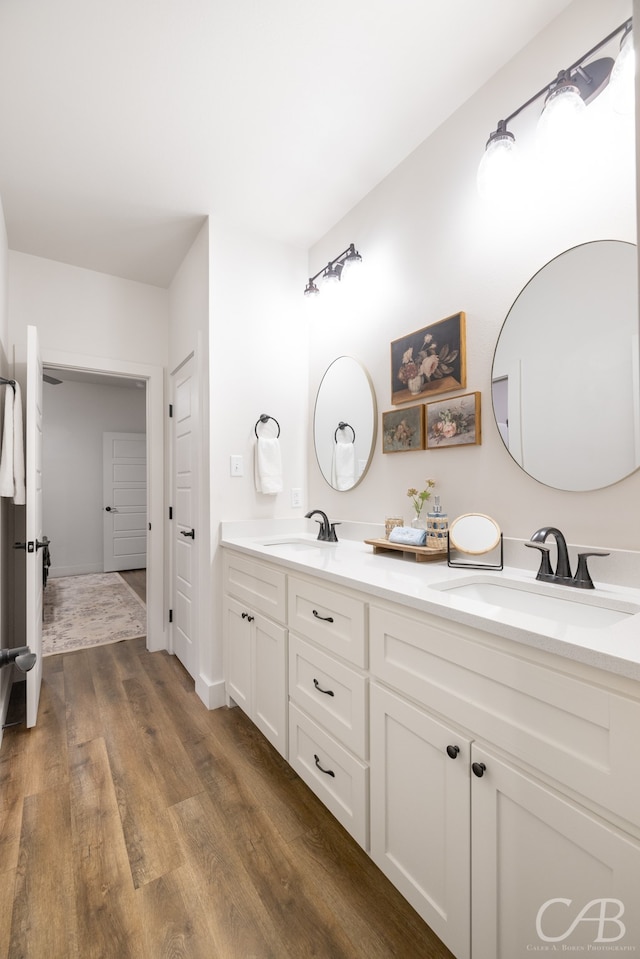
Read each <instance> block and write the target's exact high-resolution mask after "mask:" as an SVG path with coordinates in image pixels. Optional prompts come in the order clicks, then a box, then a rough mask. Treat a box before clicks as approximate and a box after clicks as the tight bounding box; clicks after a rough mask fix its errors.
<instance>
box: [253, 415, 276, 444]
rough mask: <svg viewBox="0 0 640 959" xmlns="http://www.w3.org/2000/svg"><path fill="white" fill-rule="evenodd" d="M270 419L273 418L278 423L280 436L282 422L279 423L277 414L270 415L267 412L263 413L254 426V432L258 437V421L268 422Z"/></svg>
mask: <svg viewBox="0 0 640 959" xmlns="http://www.w3.org/2000/svg"><path fill="white" fill-rule="evenodd" d="M269 420H273V422H274V423H275V424H276V426H277V427H278V436H280V424H279V423H278V421H277V419H276V418H275V416H268V415H267V414H266V413H261V414H260V417H259V419H258V420H257V422H256V425H255V426H254V428H253V430H254V433H255V434H256V439H257V438H258V423H267V422H268V421H269ZM276 439H277V437H276Z"/></svg>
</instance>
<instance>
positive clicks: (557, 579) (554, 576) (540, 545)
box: [524, 526, 609, 589]
mask: <svg viewBox="0 0 640 959" xmlns="http://www.w3.org/2000/svg"><path fill="white" fill-rule="evenodd" d="M548 536H553V537H554V539H555V541H556V547H557V551H558V558H557V560H556V571H555V573H554V572H553V570H552V568H551V560H550V558H549V547H548V546H547V545H546V542H545V541H546V539H547V537H548ZM524 545H525V546H531V547H532V548H533V549H539V550H540V554H541V558H540V568H539V570H538V573H537V576H536V579H539V580H541V581H542V582H545V583H561V584H562V585H563V586H576V587H577V588H578V589H594V588H595V587H594V585H593V581H592V579H591V576H590V575H589V570H588V569H587V557H589V556H608V555H609V554H608V553H601V552H594V551H593V550H592V551H591V552H588V553H578V566H577V569H576V575H575V576H572V575H571V566H570V564H569V551H568V549H567V541H566V539H565V538H564V534H563V533H561V532H560V530H559V529H557V528H556V527H555V526H543V527H542V528H541V529H537V530H536V531H535V533H534V534H533V536H532V537H531V539H530V541H529V542H528V543H525V544H524Z"/></svg>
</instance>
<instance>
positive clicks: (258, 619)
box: [224, 551, 288, 759]
mask: <svg viewBox="0 0 640 959" xmlns="http://www.w3.org/2000/svg"><path fill="white" fill-rule="evenodd" d="M224 603H225V606H224V635H225V660H226V662H225V675H226V691H227V696H228V697H230V698H231V699H232V700H233V701H234V702H235V703H236V704H237V705H238V706H240V707H241V708H242V709H243V711H244V712H246V714H247V715H248V716H249V717H250V719H252V720H253V722H254V723H255V724H256V726H257V727H258V729H260V731H261V732H262V733H263V734H264V735H265V736H266V738H267V739H268V740H269V742H270V743H271V744H272V745H273V746H275V748H276V749H277V750H278V752H280V753H281V754H282V755H283V756H284V757H285V759H286V758H287V755H288V748H287V734H288V717H287V629H286V625H285V621H286V577H285V575H284V573H283V572H282V571H281V570H279V569H277V568H275V567H272V566H267V565H266V564H264V563H260V562H257V561H255V560H250V559H247V558H246V557H243V556H240V555H238V554H236V553H230V552H229V551H225V599H224Z"/></svg>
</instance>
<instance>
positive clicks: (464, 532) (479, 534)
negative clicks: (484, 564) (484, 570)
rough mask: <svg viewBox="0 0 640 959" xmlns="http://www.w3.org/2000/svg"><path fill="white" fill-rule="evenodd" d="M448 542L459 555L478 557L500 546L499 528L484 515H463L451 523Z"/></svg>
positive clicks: (492, 520)
mask: <svg viewBox="0 0 640 959" xmlns="http://www.w3.org/2000/svg"><path fill="white" fill-rule="evenodd" d="M449 542H450V544H451V546H452V547H453V548H454V549H457V550H458V551H459V552H461V553H469V554H471V555H472V556H480V555H482V554H483V553H490V552H491V550H492V549H495V548H496V546H498V545H499V544H500V527H499V526H498V524H497V523H496V521H495V520H494V519H491V517H490V516H485V515H484V513H465V514H464V515H463V516H458V518H457V519H454V520H453V522H452V523H451V525H450V527H449Z"/></svg>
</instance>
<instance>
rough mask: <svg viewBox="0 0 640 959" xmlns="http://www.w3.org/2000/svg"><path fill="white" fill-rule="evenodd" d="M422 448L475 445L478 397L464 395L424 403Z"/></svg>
mask: <svg viewBox="0 0 640 959" xmlns="http://www.w3.org/2000/svg"><path fill="white" fill-rule="evenodd" d="M425 433H426V448H427V449H428V450H443V449H449V448H451V447H452V446H479V445H480V443H481V441H482V433H481V424H480V394H479V393H465V394H464V395H463V396H454V397H452V398H451V399H448V400H438V401H437V402H435V403H427V404H426V428H425Z"/></svg>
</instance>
